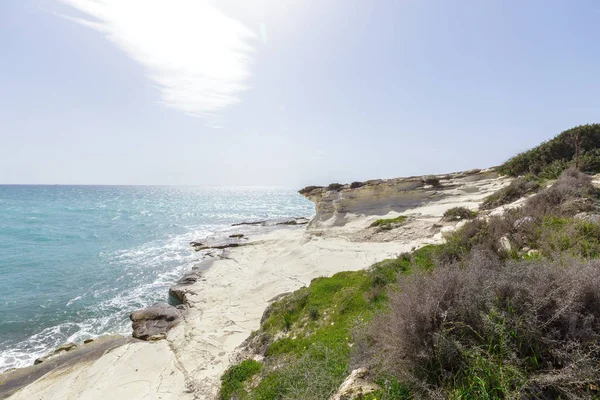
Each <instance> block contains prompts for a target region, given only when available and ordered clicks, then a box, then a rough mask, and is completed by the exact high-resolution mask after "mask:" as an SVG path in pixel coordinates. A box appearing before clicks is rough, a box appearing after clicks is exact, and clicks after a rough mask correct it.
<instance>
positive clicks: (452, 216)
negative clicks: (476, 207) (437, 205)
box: [443, 207, 477, 221]
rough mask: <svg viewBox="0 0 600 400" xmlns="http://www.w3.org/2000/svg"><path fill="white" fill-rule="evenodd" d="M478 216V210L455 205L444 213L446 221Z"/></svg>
mask: <svg viewBox="0 0 600 400" xmlns="http://www.w3.org/2000/svg"><path fill="white" fill-rule="evenodd" d="M476 216H477V212H476V211H472V210H469V209H468V208H465V207H453V208H451V209H449V210H446V212H445V213H444V217H443V220H444V221H460V220H463V219H473V218H475V217H476Z"/></svg>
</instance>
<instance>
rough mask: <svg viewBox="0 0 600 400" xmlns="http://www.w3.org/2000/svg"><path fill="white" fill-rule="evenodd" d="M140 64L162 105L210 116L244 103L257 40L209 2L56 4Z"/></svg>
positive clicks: (87, 0) (83, 0) (81, 0)
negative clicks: (69, 9) (242, 96)
mask: <svg viewBox="0 0 600 400" xmlns="http://www.w3.org/2000/svg"><path fill="white" fill-rule="evenodd" d="M58 1H60V2H63V3H65V4H68V5H70V6H72V7H74V8H76V9H77V10H79V11H81V12H82V13H84V14H86V15H87V16H88V17H90V18H91V19H81V18H73V17H68V18H69V19H71V20H75V21H77V22H78V23H81V24H83V25H85V26H87V27H90V28H93V29H95V30H97V31H99V32H101V33H103V34H104V35H105V36H106V37H107V38H108V39H109V40H110V41H112V42H113V43H115V44H116V45H117V46H118V47H119V48H121V49H122V50H123V51H125V52H126V53H127V54H128V55H129V56H130V57H132V58H133V59H134V60H136V61H138V62H139V63H141V64H142V65H143V66H144V67H145V69H146V71H147V75H148V78H149V79H151V80H152V81H153V82H154V83H155V84H156V85H157V86H158V88H159V89H160V91H161V97H162V100H161V102H162V104H164V105H165V106H167V107H171V108H175V109H178V110H181V111H184V112H185V113H188V114H192V115H197V116H212V115H215V113H216V112H217V111H219V110H221V109H223V108H225V107H227V106H230V105H232V104H235V103H237V102H239V101H240V93H241V92H242V91H244V90H245V89H247V86H246V82H247V81H248V78H249V77H250V65H251V62H252V59H251V55H252V53H253V51H254V48H253V47H252V45H251V44H250V43H251V41H253V40H254V39H256V38H257V36H256V35H255V34H254V33H253V32H252V31H250V30H249V29H247V28H246V27H244V26H243V25H242V24H241V23H240V22H238V21H236V20H235V19H232V18H229V17H227V16H226V15H224V14H223V13H222V12H220V11H219V10H217V9H216V8H215V7H213V6H211V5H210V4H209V3H208V2H207V1H205V0H58Z"/></svg>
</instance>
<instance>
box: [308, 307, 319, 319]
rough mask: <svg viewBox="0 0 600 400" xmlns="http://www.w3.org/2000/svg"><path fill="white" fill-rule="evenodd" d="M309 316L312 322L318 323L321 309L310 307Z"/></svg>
mask: <svg viewBox="0 0 600 400" xmlns="http://www.w3.org/2000/svg"><path fill="white" fill-rule="evenodd" d="M308 315H309V317H310V319H311V320H313V321H316V320H318V319H319V316H320V314H319V307H317V306H315V305H312V306H310V307H309V309H308Z"/></svg>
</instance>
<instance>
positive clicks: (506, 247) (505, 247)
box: [500, 236, 512, 252]
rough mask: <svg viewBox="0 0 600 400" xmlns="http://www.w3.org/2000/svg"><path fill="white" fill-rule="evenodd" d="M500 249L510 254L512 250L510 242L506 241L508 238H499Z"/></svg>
mask: <svg viewBox="0 0 600 400" xmlns="http://www.w3.org/2000/svg"><path fill="white" fill-rule="evenodd" d="M500 248H501V249H502V250H504V251H506V252H510V251H511V250H512V246H511V244H510V240H508V237H506V236H502V237H501V238H500Z"/></svg>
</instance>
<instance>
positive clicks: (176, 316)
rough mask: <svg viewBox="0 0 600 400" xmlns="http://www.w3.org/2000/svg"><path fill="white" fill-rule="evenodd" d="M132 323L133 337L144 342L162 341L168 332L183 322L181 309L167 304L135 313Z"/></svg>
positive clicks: (153, 306)
mask: <svg viewBox="0 0 600 400" xmlns="http://www.w3.org/2000/svg"><path fill="white" fill-rule="evenodd" d="M129 318H130V319H131V321H132V324H131V326H132V328H133V337H134V338H138V339H142V340H160V339H164V338H166V337H167V332H168V331H169V330H170V329H171V328H173V327H174V326H176V325H177V324H178V323H180V322H181V321H183V314H182V311H181V310H180V309H178V308H177V307H174V306H172V305H170V304H167V303H156V304H153V305H151V306H150V307H147V308H144V309H141V310H138V311H134V312H133V313H131V315H130V316H129Z"/></svg>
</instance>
